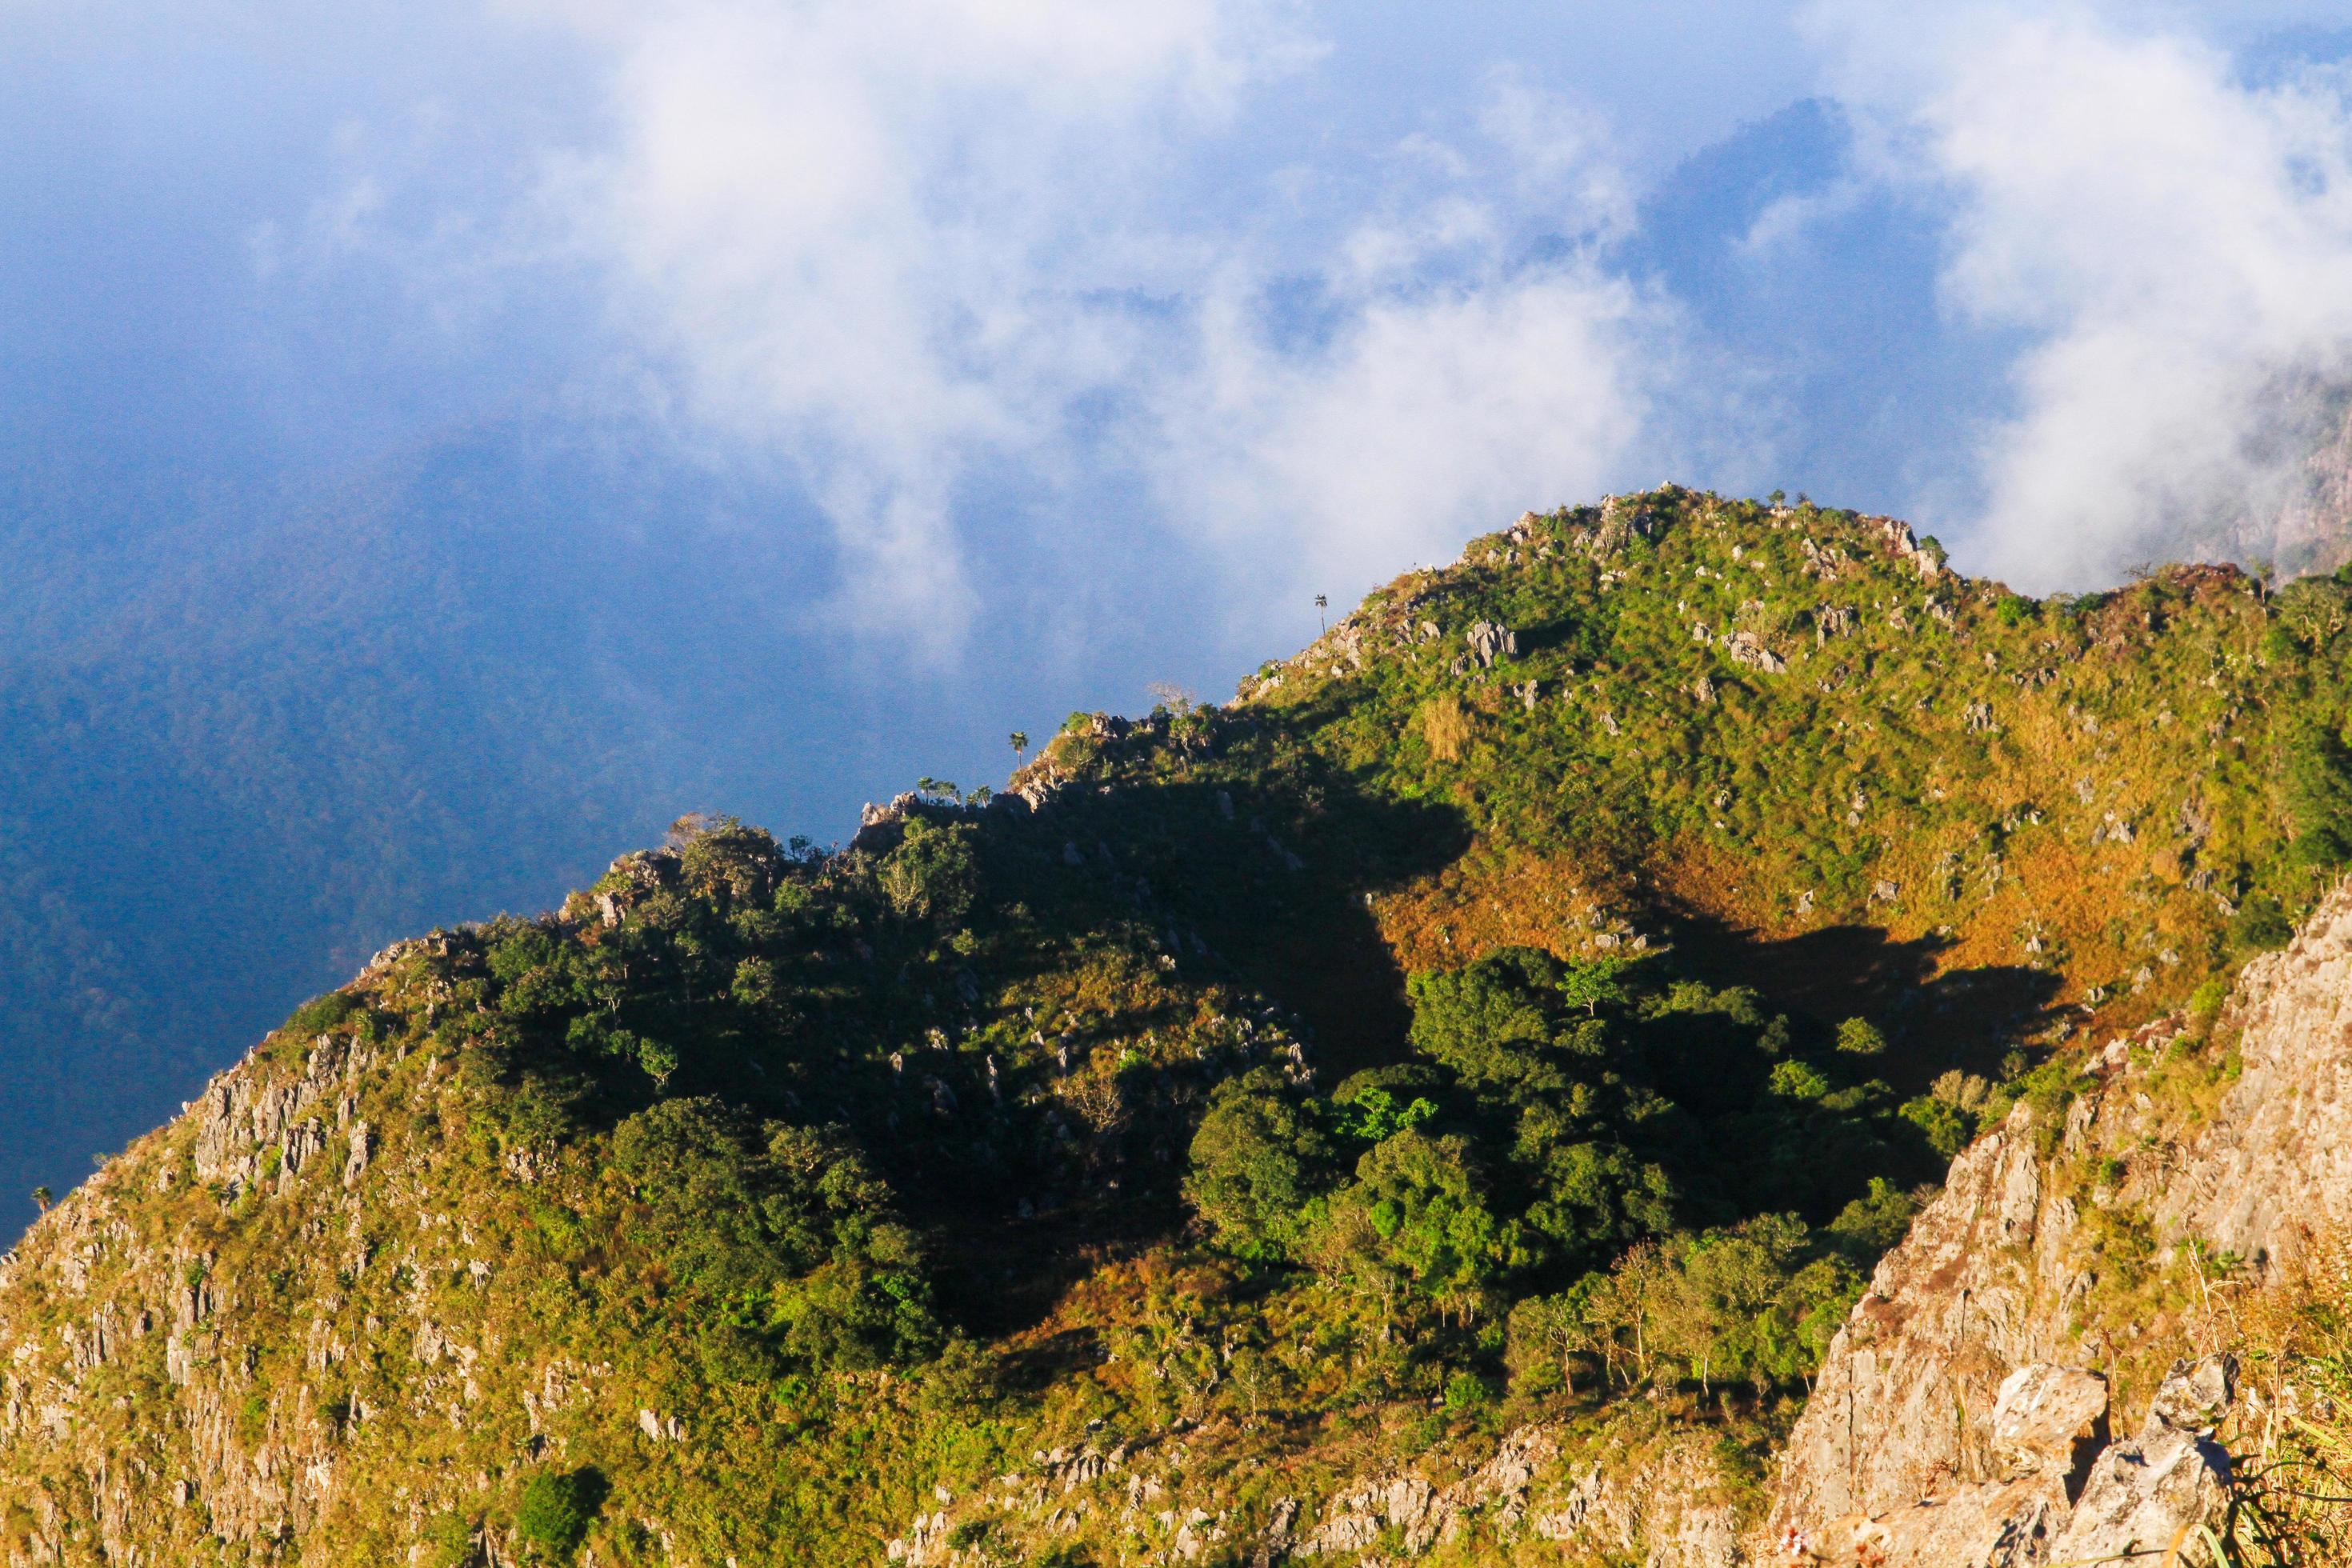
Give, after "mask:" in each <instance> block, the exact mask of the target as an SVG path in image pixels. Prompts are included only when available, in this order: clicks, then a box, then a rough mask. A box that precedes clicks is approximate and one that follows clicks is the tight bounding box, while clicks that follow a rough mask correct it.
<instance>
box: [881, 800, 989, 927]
mask: <svg viewBox="0 0 2352 1568" xmlns="http://www.w3.org/2000/svg"><path fill="white" fill-rule="evenodd" d="M971 835H972V830H971V826H969V825H968V824H964V823H950V824H947V825H944V826H943V825H941V824H939V823H935V822H932V821H930V820H929V818H927V817H921V816H917V817H912V818H910V819H908V823H907V830H906V833H905V836H904V837H901V838H900V839H899V840H898V846H897V847H895V848H893V849H892V850H891V851H890V852H889V853H888V854H887V855H886V856H884V857H883V858H882V863H881V865H880V866H879V867H878V868H877V870H876V872H875V879H876V881H877V884H878V885H879V886H880V888H881V889H882V896H883V898H884V899H885V900H887V902H888V904H889V906H890V908H891V910H893V912H895V913H896V914H898V917H899V918H900V919H902V920H908V921H928V922H929V923H931V924H933V925H937V926H940V927H942V928H944V927H950V926H953V925H955V924H956V923H957V922H958V921H961V920H962V919H963V918H964V915H965V914H966V913H967V912H968V911H969V910H971V903H972V900H973V898H974V897H975V896H976V895H977V891H978V880H979V862H978V859H977V858H976V857H975V856H974V855H973V853H972V845H971Z"/></svg>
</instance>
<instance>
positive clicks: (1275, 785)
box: [1057, 760, 1471, 1083]
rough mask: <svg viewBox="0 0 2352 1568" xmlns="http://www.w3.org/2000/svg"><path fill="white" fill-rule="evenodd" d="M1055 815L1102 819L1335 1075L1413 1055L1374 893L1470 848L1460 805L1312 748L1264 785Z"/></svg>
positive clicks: (1177, 911)
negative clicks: (1411, 796) (1373, 781)
mask: <svg viewBox="0 0 2352 1568" xmlns="http://www.w3.org/2000/svg"><path fill="white" fill-rule="evenodd" d="M1058 820H1060V821H1061V822H1063V823H1064V824H1066V826H1068V827H1069V828H1070V829H1071V830H1073V831H1077V832H1080V833H1081V834H1083V833H1087V832H1095V831H1097V830H1099V832H1100V834H1101V836H1102V837H1104V838H1105V839H1106V840H1107V841H1108V842H1109V843H1111V844H1114V845H1116V846H1117V847H1118V848H1117V855H1118V860H1119V862H1120V864H1121V866H1122V868H1123V869H1125V870H1126V871H1127V872H1128V873H1129V875H1130V876H1131V877H1134V878H1138V879H1140V880H1141V881H1142V883H1143V884H1145V885H1147V886H1148V887H1149V889H1150V904H1151V907H1152V908H1153V909H1154V910H1158V911H1160V913H1161V915H1162V916H1163V917H1164V918H1166V919H1168V920H1170V921H1172V922H1174V923H1176V924H1177V925H1179V926H1181V928H1183V929H1184V930H1186V931H1191V932H1193V933H1196V934H1198V936H1199V937H1200V938H1201V940H1202V942H1204V943H1205V944H1206V945H1207V947H1208V948H1209V949H1210V954H1211V956H1210V962H1211V963H1213V965H1214V966H1215V967H1217V968H1222V969H1223V970H1226V971H1227V972H1229V973H1231V974H1232V976H1233V978H1234V979H1235V980H1237V981H1238V982H1240V983H1241V984H1244V985H1245V986H1247V987H1249V988H1250V989H1252V990H1255V991H1256V992H1259V993H1261V994H1265V996H1267V997H1269V998H1271V999H1272V1000H1274V1001H1275V1002H1276V1003H1278V1004H1279V1005H1281V1006H1282V1007H1283V1008H1284V1009H1285V1010H1286V1011H1287V1012H1289V1013H1291V1014H1292V1015H1294V1016H1296V1017H1297V1019H1298V1020H1299V1021H1301V1022H1302V1023H1304V1024H1305V1025H1306V1026H1307V1028H1308V1029H1309V1030H1310V1031H1311V1039H1312V1044H1313V1049H1314V1053H1315V1057H1314V1059H1315V1062H1316V1065H1317V1067H1318V1070H1319V1071H1320V1073H1321V1075H1322V1077H1323V1078H1324V1079H1325V1081H1326V1082H1327V1083H1336V1082H1338V1081H1339V1079H1341V1078H1344V1077H1345V1076H1347V1074H1349V1073H1350V1072H1353V1071H1356V1070H1357V1069H1359V1068H1364V1067H1369V1066H1376V1065H1379V1064H1381V1063H1385V1062H1389V1061H1393V1060H1395V1059H1397V1058H1399V1056H1400V1055H1401V1054H1402V1051H1403V1049H1404V1040H1405V1033H1406V1030H1407V1028H1408V1027H1409V1026H1411V1024H1412V1011H1411V1009H1410V1008H1409V1007H1408V1006H1407V1005H1406V1002H1405V994H1404V973H1403V972H1402V970H1401V969H1399V968H1398V966H1397V963H1396V959H1395V955H1394V954H1393V953H1391V952H1390V950H1389V948H1388V946H1387V944H1386V943H1385V942H1382V941H1381V932H1380V926H1379V922H1378V921H1376V920H1375V919H1374V918H1373V914H1372V910H1371V902H1370V900H1372V898H1373V897H1374V896H1376V895H1378V894H1380V893H1382V892H1386V891H1389V890H1391V889H1395V888H1397V887H1400V886H1402V885H1404V884H1405V883H1407V882H1410V881H1412V879H1415V878H1418V877H1423V876H1427V875H1430V874H1433V873H1434V872H1436V871H1437V870H1439V869H1441V868H1444V866H1446V865H1448V864H1451V863H1452V862H1453V861H1454V860H1455V859H1457V858H1460V857H1461V856H1462V854H1463V853H1464V852H1465V850H1466V849H1467V848H1468V847H1469V845H1470V841H1471V833H1470V827H1469V824H1468V821H1467V819H1466V817H1465V814H1464V813H1463V812H1462V811H1461V810H1460V809H1459V808H1458V807H1456V806H1454V805H1450V804H1446V803H1442V802H1435V801H1428V800H1396V799H1391V798H1381V797H1380V796H1378V795H1374V794H1372V793H1370V792H1369V791H1367V790H1365V789H1363V788H1362V787H1361V786H1360V784H1357V783H1356V782H1355V781H1354V780H1352V779H1351V778H1349V776H1348V775H1347V774H1346V773H1343V772H1342V771H1340V770H1339V769H1337V768H1333V767H1330V766H1328V764H1324V763H1320V762H1319V761H1313V760H1302V761H1299V762H1297V763H1296V764H1295V766H1294V768H1293V769H1292V770H1290V771H1286V772H1285V773H1283V774H1282V775H1281V776H1279V777H1277V778H1275V779H1272V780H1270V781H1268V782H1266V783H1265V784H1261V785H1259V786H1257V787H1255V788H1248V789H1244V788H1240V787H1235V786H1231V785H1228V786H1223V787H1221V786H1218V785H1213V784H1152V785H1150V786H1146V787H1143V788H1139V789H1129V790H1123V791H1120V792H1118V794H1116V795H1112V796H1110V797H1108V798H1104V799H1099V800H1096V801H1087V802H1083V803H1079V804H1077V805H1076V806H1075V807H1074V808H1073V809H1071V810H1069V811H1068V813H1067V814H1066V816H1061V817H1059V818H1058ZM1057 831H1059V829H1057Z"/></svg>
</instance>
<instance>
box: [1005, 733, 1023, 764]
mask: <svg viewBox="0 0 2352 1568" xmlns="http://www.w3.org/2000/svg"><path fill="white" fill-rule="evenodd" d="M1005 738H1006V739H1007V740H1009V741H1010V742H1012V743H1013V760H1014V761H1016V762H1018V761H1022V760H1024V759H1025V758H1026V757H1027V756H1028V755H1029V732H1028V731H1026V730H1015V731H1013V733H1012V734H1010V735H1008V736H1007V737H1005Z"/></svg>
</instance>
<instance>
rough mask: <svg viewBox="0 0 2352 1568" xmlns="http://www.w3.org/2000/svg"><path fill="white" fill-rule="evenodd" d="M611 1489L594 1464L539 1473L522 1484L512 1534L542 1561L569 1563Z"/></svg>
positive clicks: (585, 1537) (601, 1508) (585, 1538)
mask: <svg viewBox="0 0 2352 1568" xmlns="http://www.w3.org/2000/svg"><path fill="white" fill-rule="evenodd" d="M611 1490H612V1488H611V1487H610V1486H609V1485H608V1484H606V1482H605V1479H604V1472H603V1471H601V1470H599V1469H597V1468H595V1467H594V1466H593V1465H583V1467H581V1468H579V1469H576V1470H541V1471H539V1472H538V1473H536V1474H535V1475H533V1476H532V1477H531V1478H530V1480H529V1481H527V1482H525V1483H524V1485H523V1489H522V1499H521V1500H520V1502H519V1503H518V1504H517V1505H516V1508H515V1534H516V1535H517V1536H518V1537H520V1539H521V1540H522V1541H523V1542H525V1543H526V1544H527V1545H528V1546H529V1547H530V1548H531V1549H532V1550H533V1551H535V1552H537V1553H538V1555H539V1557H540V1558H541V1561H544V1562H548V1563H569V1562H571V1561H572V1557H573V1555H574V1554H575V1553H576V1552H579V1550H580V1543H581V1542H583V1541H585V1540H587V1539H588V1527H589V1526H590V1525H592V1524H593V1523H595V1521H596V1515H597V1514H598V1513H599V1512H600V1511H602V1510H603V1509H604V1499H605V1497H606V1496H607V1495H608V1494H609V1493H610V1492H611Z"/></svg>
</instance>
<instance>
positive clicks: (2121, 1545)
mask: <svg viewBox="0 0 2352 1568" xmlns="http://www.w3.org/2000/svg"><path fill="white" fill-rule="evenodd" d="M2237 1373H2238V1369H2237V1364H2236V1363H2234V1362H2232V1361H2231V1359H2230V1358H2229V1357H2227V1356H2208V1357H2206V1358H2205V1359H2203V1360H2202V1361H2197V1362H2179V1363H2175V1364H2174V1365H2173V1368H2172V1371H2171V1372H2170V1373H2169V1374H2168V1375H2167V1376H2166V1378H2165V1380H2164V1383H2163V1384H2162V1386H2160V1387H2159V1388H2158V1390H2157V1394H2156V1399H2155V1402H2154V1404H2153V1405H2152V1406H2151V1407H2150V1409H2149V1410H2148V1413H2147V1424H2146V1425H2145V1426H2142V1427H2141V1429H2140V1435H2139V1437H2138V1439H2137V1441H2135V1442H2130V1443H2117V1444H2116V1445H2115V1446H2114V1447H2110V1448H2108V1449H2107V1450H2106V1451H2105V1453H2103V1454H2101V1455H2100V1456H2099V1458H2098V1460H2097V1462H2096V1463H2095V1464H2094V1465H2093V1466H2092V1467H2091V1474H2090V1479H2089V1481H2088V1482H2087V1483H2086V1484H2085V1485H2084V1488H2083V1496H2082V1500H2080V1501H2078V1502H2077V1503H2076V1504H2075V1505H2074V1513H2073V1515H2072V1516H2071V1517H2070V1518H2069V1519H2068V1520H2067V1521H2066V1527H2065V1529H2063V1531H2060V1532H2059V1534H2058V1537H2057V1539H2056V1540H2055V1541H2053V1542H2051V1546H2050V1555H2051V1559H2052V1561H2053V1562H2055V1563H2098V1562H2106V1561H2110V1560H2116V1559H2122V1560H2126V1561H2127V1560H2129V1559H2130V1558H2132V1557H2134V1556H2157V1557H2158V1558H2159V1560H2161V1561H2179V1560H2182V1559H2181V1558H2180V1557H2177V1556H2176V1555H2175V1554H2179V1553H2184V1549H2185V1548H2187V1547H2188V1546H2189V1543H2190V1542H2191V1541H2192V1540H2193V1538H2194V1537H2195V1536H2196V1534H2197V1530H2198V1527H2199V1526H2200V1525H2202V1524H2204V1523H2206V1522H2207V1521H2210V1520H2211V1519H2213V1518H2215V1517H2217V1516H2218V1515H2219V1514H2220V1513H2221V1508H2222V1504H2223V1502H2224V1501H2225V1500H2226V1499H2227V1496H2228V1493H2229V1487H2230V1456H2229V1454H2228V1453H2227V1452H2225V1451H2224V1450H2223V1449H2222V1448H2221V1445H2219V1444H2217V1443H2215V1442H2214V1441H2213V1440H2212V1434H2213V1429H2214V1427H2216V1426H2219V1425H2220V1424H2221V1417H2222V1416H2223V1415H2226V1414H2228V1412H2229V1407H2230V1399H2231V1394H2232V1393H2233V1392H2234V1391H2235V1388H2236V1384H2237ZM2190 1560H2194V1559H2190Z"/></svg>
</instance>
